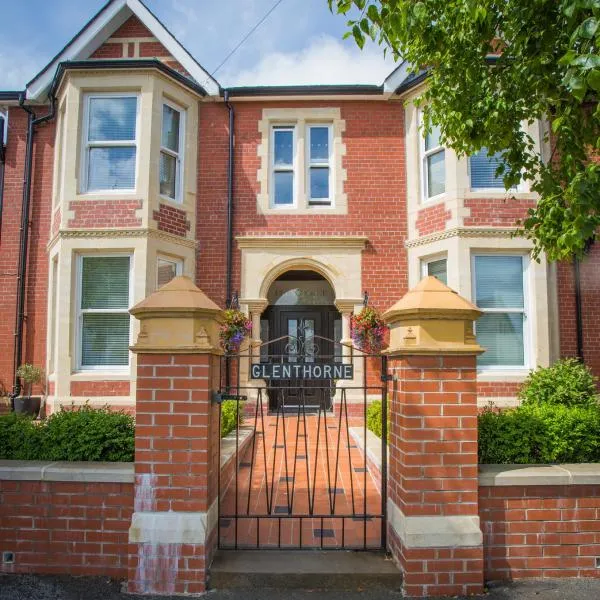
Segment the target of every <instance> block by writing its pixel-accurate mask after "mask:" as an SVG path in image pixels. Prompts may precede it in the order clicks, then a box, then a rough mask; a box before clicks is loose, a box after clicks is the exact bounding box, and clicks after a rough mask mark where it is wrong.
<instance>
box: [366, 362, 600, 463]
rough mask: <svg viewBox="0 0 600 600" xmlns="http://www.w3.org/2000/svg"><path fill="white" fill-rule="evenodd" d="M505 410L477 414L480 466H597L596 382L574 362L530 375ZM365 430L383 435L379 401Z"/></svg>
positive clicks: (599, 440)
mask: <svg viewBox="0 0 600 600" xmlns="http://www.w3.org/2000/svg"><path fill="white" fill-rule="evenodd" d="M519 397H520V398H521V400H522V404H521V406H519V407H518V408H514V409H509V410H498V409H497V408H493V407H490V408H486V409H485V410H484V411H483V412H482V413H481V414H480V415H479V462H480V463H482V464H541V463H583V462H600V404H599V402H598V395H597V388H596V380H595V378H594V377H593V376H592V374H591V372H590V371H589V369H588V368H587V367H585V366H584V365H582V364H581V363H580V362H579V361H577V360H574V359H566V360H561V361H558V362H557V363H556V364H554V365H552V366H551V367H548V368H539V369H537V370H536V371H533V372H532V373H530V375H529V377H528V378H527V380H526V381H525V383H524V384H523V386H522V388H521V391H520V392H519ZM367 427H368V428H369V429H370V430H371V431H372V432H373V433H375V434H376V435H378V436H379V437H381V402H380V401H375V402H372V403H371V404H370V405H369V407H368V409H367Z"/></svg>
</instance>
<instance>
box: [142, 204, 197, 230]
mask: <svg viewBox="0 0 600 600" xmlns="http://www.w3.org/2000/svg"><path fill="white" fill-rule="evenodd" d="M152 218H153V219H154V220H155V221H156V223H157V227H158V229H160V230H161V231H166V232H167V233H172V234H173V235H178V236H180V237H185V236H186V235H187V232H188V231H189V230H190V229H191V225H190V222H189V221H188V219H187V213H186V212H185V210H181V209H179V208H175V207H173V206H168V205H166V204H159V205H158V210H155V211H154V212H153V213H152Z"/></svg>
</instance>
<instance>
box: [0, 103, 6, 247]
mask: <svg viewBox="0 0 600 600" xmlns="http://www.w3.org/2000/svg"><path fill="white" fill-rule="evenodd" d="M5 127H6V117H4V116H2V114H0V239H2V213H3V211H4V162H5V160H6V146H5V145H4V142H5V139H6V135H5Z"/></svg>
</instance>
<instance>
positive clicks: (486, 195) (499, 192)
mask: <svg viewBox="0 0 600 600" xmlns="http://www.w3.org/2000/svg"><path fill="white" fill-rule="evenodd" d="M464 197H465V199H475V200H476V199H496V198H498V199H510V198H516V199H517V200H537V199H538V198H539V196H538V195H537V194H536V193H534V192H525V191H519V190H505V189H497V188H490V189H487V190H484V189H481V190H467V191H466V192H465V196H464Z"/></svg>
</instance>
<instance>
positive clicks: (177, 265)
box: [156, 256, 183, 289]
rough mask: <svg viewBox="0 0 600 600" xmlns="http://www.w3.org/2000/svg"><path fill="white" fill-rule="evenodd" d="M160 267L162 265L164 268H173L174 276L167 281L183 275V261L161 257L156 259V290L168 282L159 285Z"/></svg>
mask: <svg viewBox="0 0 600 600" xmlns="http://www.w3.org/2000/svg"><path fill="white" fill-rule="evenodd" d="M162 265H164V266H167V265H169V266H171V267H174V271H175V275H174V276H173V277H172V278H171V279H169V281H171V280H172V279H173V278H174V277H177V276H179V275H181V274H182V273H183V261H182V260H180V259H176V258H165V257H163V256H159V257H157V259H156V289H158V288H159V287H162V286H163V285H166V284H167V283H168V281H165V282H164V283H161V280H160V268H161V266H162Z"/></svg>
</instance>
